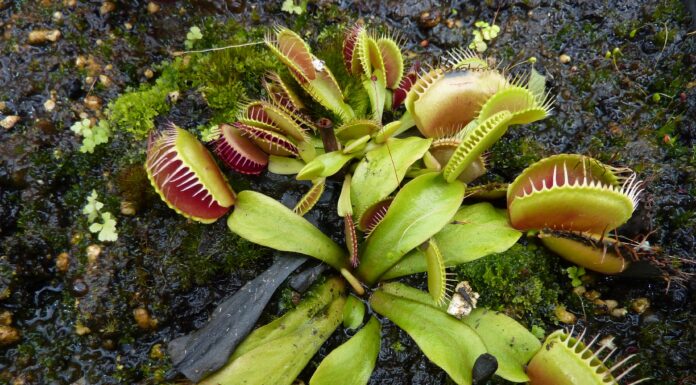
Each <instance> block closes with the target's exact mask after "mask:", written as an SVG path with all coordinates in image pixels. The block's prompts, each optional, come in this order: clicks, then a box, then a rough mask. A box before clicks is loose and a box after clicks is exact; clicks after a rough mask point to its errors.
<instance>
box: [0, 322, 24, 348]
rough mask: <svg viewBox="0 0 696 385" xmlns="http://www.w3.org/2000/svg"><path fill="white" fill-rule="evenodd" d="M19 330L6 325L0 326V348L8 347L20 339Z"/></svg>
mask: <svg viewBox="0 0 696 385" xmlns="http://www.w3.org/2000/svg"><path fill="white" fill-rule="evenodd" d="M21 336H22V335H21V334H20V333H19V330H17V329H16V328H13V327H12V326H8V325H0V346H9V345H12V344H14V343H15V342H17V341H19V339H20V338H21Z"/></svg>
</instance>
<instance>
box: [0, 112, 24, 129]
mask: <svg viewBox="0 0 696 385" xmlns="http://www.w3.org/2000/svg"><path fill="white" fill-rule="evenodd" d="M19 120H20V117H19V116H17V115H8V116H6V117H5V119H3V120H0V126H2V128H4V129H6V130H9V129H10V128H12V127H14V126H15V124H17V122H19Z"/></svg>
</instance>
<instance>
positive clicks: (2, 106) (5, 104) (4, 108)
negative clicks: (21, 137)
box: [0, 102, 7, 112]
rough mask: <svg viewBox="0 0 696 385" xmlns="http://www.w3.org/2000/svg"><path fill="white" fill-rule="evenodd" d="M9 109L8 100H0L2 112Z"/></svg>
mask: <svg viewBox="0 0 696 385" xmlns="http://www.w3.org/2000/svg"><path fill="white" fill-rule="evenodd" d="M6 109H7V102H0V112H5V110H6Z"/></svg>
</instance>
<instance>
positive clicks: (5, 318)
mask: <svg viewBox="0 0 696 385" xmlns="http://www.w3.org/2000/svg"><path fill="white" fill-rule="evenodd" d="M11 324H12V313H10V311H9V310H5V311H3V312H2V313H0V325H3V326H10V325H11Z"/></svg>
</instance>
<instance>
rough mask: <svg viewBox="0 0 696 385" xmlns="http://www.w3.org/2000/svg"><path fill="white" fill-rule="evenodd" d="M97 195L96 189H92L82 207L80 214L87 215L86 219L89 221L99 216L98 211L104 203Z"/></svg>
mask: <svg viewBox="0 0 696 385" xmlns="http://www.w3.org/2000/svg"><path fill="white" fill-rule="evenodd" d="M98 197H99V196H98V195H97V191H96V190H92V194H90V196H88V197H87V204H86V205H85V207H83V208H82V214H85V215H87V220H88V221H89V222H90V223H92V222H94V220H95V219H97V217H99V212H100V211H101V209H102V207H104V204H103V203H101V202H99V201H98V200H97V198H98Z"/></svg>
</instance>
